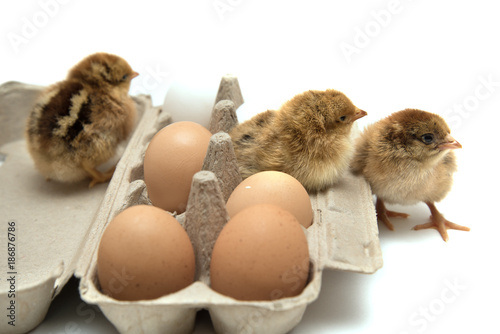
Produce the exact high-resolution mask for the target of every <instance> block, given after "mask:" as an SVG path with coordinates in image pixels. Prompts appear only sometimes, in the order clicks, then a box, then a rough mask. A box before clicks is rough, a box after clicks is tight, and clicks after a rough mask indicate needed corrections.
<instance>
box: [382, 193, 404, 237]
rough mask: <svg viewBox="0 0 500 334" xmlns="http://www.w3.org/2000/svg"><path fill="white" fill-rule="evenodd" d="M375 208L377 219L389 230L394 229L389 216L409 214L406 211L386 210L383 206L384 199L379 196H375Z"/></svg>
mask: <svg viewBox="0 0 500 334" xmlns="http://www.w3.org/2000/svg"><path fill="white" fill-rule="evenodd" d="M375 209H376V211H377V219H378V220H380V221H381V222H382V223H384V224H385V226H387V228H388V229H389V230H391V231H394V226H393V225H392V223H391V222H390V220H389V217H392V218H408V216H410V215H409V214H407V213H403V212H395V211H390V210H387V209H386V208H385V205H384V201H383V200H381V199H379V198H377V204H376V205H375Z"/></svg>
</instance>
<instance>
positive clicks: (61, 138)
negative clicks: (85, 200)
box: [26, 53, 138, 187]
mask: <svg viewBox="0 0 500 334" xmlns="http://www.w3.org/2000/svg"><path fill="white" fill-rule="evenodd" d="M137 75H138V73H136V72H134V71H133V70H132V68H131V67H130V65H129V64H128V63H127V62H126V61H125V60H124V59H122V58H120V57H118V56H115V55H111V54H107V53H96V54H93V55H90V56H88V57H87V58H85V59H83V60H82V61H81V62H79V63H78V64H77V65H75V66H74V67H73V68H72V69H71V70H70V71H69V73H68V76H67V78H66V80H64V81H61V82H58V83H55V84H53V85H51V86H49V87H48V88H47V89H45V90H44V91H43V92H42V93H41V94H40V96H39V97H38V98H37V100H36V102H35V106H34V107H33V109H32V111H31V113H30V115H29V118H28V120H27V124H26V138H27V145H28V150H29V152H30V154H31V156H32V158H33V160H34V163H35V167H36V169H37V170H38V171H39V172H40V173H41V174H42V175H44V176H45V177H46V178H47V180H51V179H52V180H56V181H60V182H77V181H80V180H83V179H85V178H87V177H90V178H91V182H90V184H89V187H93V186H94V185H95V184H97V183H101V182H106V181H108V180H109V179H111V177H112V175H113V172H114V167H113V168H112V169H110V170H109V171H107V172H104V173H102V172H100V171H99V170H97V167H98V166H99V165H101V164H103V163H104V162H106V161H107V160H109V159H110V158H112V157H113V156H114V154H115V152H116V148H117V146H118V144H119V143H120V141H122V140H124V139H125V138H126V137H127V136H128V134H129V133H130V132H131V130H132V128H133V126H134V123H135V116H136V110H135V105H134V102H133V100H132V99H131V98H130V97H129V96H128V91H129V88H130V81H131V80H132V79H133V78H134V77H136V76H137Z"/></svg>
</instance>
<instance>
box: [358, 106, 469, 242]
mask: <svg viewBox="0 0 500 334" xmlns="http://www.w3.org/2000/svg"><path fill="white" fill-rule="evenodd" d="M461 147H462V146H461V145H460V144H459V143H458V142H457V141H456V140H455V139H454V138H453V137H452V136H451V135H450V129H449V127H448V125H447V124H446V122H445V121H444V120H443V118H441V117H440V116H438V115H436V114H432V113H429V112H426V111H422V110H418V109H405V110H402V111H399V112H396V113H393V114H392V115H390V116H388V117H386V118H385V119H382V120H380V121H379V122H377V123H375V124H371V125H370V126H368V127H367V128H366V129H365V130H364V131H363V133H362V134H361V136H360V137H359V139H358V141H357V143H356V153H355V156H354V159H353V161H352V169H353V172H354V174H360V175H363V176H364V177H365V179H366V180H367V181H368V183H369V184H370V186H371V189H372V192H373V193H374V194H375V195H376V196H377V204H376V209H377V217H378V219H379V220H380V221H382V222H383V223H384V224H385V225H386V226H387V227H388V228H389V229H390V230H393V229H394V227H393V225H392V224H391V222H390V221H389V217H402V218H406V217H408V215H407V214H405V213H399V212H393V211H389V210H387V209H386V208H385V204H384V203H385V202H387V203H396V204H404V205H410V204H416V203H418V202H424V203H425V204H427V206H428V207H429V209H430V211H431V217H430V221H429V222H428V223H426V224H421V225H417V226H415V227H414V228H413V229H415V230H420V229H426V228H435V229H437V230H438V231H439V233H440V234H441V236H442V238H443V240H445V241H447V240H448V233H447V232H446V230H447V229H456V230H462V231H469V228H468V227H465V226H461V225H457V224H454V223H451V222H449V221H448V220H446V219H445V218H444V217H443V215H442V214H441V213H440V212H439V211H438V210H437V209H436V206H435V204H434V203H435V202H439V201H441V200H442V199H443V198H444V197H445V196H446V195H447V194H448V192H449V191H450V189H451V186H452V183H453V179H452V177H453V173H454V172H455V171H456V170H457V165H456V158H455V153H454V151H453V150H454V149H457V148H461Z"/></svg>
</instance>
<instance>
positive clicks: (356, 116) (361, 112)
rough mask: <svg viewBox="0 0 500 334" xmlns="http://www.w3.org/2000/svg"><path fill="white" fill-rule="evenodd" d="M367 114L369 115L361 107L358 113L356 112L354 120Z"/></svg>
mask: <svg viewBox="0 0 500 334" xmlns="http://www.w3.org/2000/svg"><path fill="white" fill-rule="evenodd" d="M366 115H368V114H367V113H366V111H364V110H361V109H359V111H358V112H357V113H356V114H354V117H353V118H352V121H353V122H354V121H355V120H358V119H360V118H361V117H365V116H366Z"/></svg>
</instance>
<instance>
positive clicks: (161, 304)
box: [75, 76, 382, 333]
mask: <svg viewBox="0 0 500 334" xmlns="http://www.w3.org/2000/svg"><path fill="white" fill-rule="evenodd" d="M242 103H243V99H242V95H241V92H240V89H239V85H238V81H237V78H236V77H234V76H225V77H223V78H222V81H221V84H220V88H219V92H218V94H217V97H216V99H215V103H214V104H215V106H214V108H213V111H212V117H211V121H210V126H209V130H210V131H211V132H212V133H213V136H212V138H211V140H210V144H209V148H208V151H207V154H206V157H205V162H204V164H203V168H202V169H203V170H202V171H201V172H199V173H197V174H195V176H194V177H193V183H192V188H191V193H190V196H189V201H188V205H187V210H186V212H185V213H182V214H180V215H175V214H174V216H175V218H176V219H177V220H178V221H179V223H180V224H181V225H182V226H183V227H184V228H185V229H186V231H187V233H188V235H189V236H190V239H191V241H192V243H193V247H194V249H195V256H196V277H195V282H194V283H193V284H191V285H190V286H188V287H187V288H185V289H183V290H181V291H178V292H176V293H172V294H169V295H166V296H163V297H160V298H157V299H154V300H141V301H118V300H115V299H113V298H111V297H109V296H106V295H104V294H102V293H101V291H100V287H99V283H98V279H97V248H98V245H99V240H100V236H101V235H102V233H103V231H104V229H105V227H106V225H107V224H108V223H109V222H110V221H111V219H112V218H113V217H115V216H116V215H117V214H118V213H120V212H121V211H123V210H124V209H126V208H127V207H130V206H133V205H138V204H151V203H150V201H149V199H148V196H147V189H146V185H145V183H144V180H143V178H144V171H143V158H144V154H145V151H146V148H147V145H148V143H149V141H150V140H151V138H152V137H153V136H154V134H156V133H157V132H158V131H159V130H160V129H162V128H163V127H164V126H166V125H168V124H170V122H171V119H170V116H169V114H168V110H162V108H160V107H155V108H151V109H150V110H146V112H145V114H144V116H143V118H142V120H141V123H140V124H139V126H138V128H137V130H136V132H135V133H134V135H133V137H132V138H131V140H130V143H129V145H128V147H127V149H126V151H125V152H124V155H123V157H122V159H121V161H120V163H119V164H118V166H117V169H116V171H115V175H114V177H113V179H112V180H111V183H110V185H109V187H108V190H107V192H106V194H105V197H104V200H103V203H102V206H101V208H100V210H99V212H98V214H97V216H96V221H95V223H94V227H93V229H92V234H91V235H89V236H88V237H87V238H86V241H87V242H86V245H85V248H84V249H85V250H84V252H83V253H82V256H81V257H80V262H79V264H78V268H77V270H76V273H75V275H76V276H77V277H81V281H80V293H81V296H82V298H83V299H84V300H85V301H86V302H88V303H91V304H97V305H99V307H100V308H101V310H102V311H103V313H104V314H105V315H106V317H107V318H108V319H109V320H110V321H111V322H112V323H113V324H114V325H115V327H116V328H117V329H118V330H119V331H120V332H122V333H144V332H147V333H190V332H191V331H192V330H193V327H194V322H195V315H196V312H197V311H198V310H200V309H207V310H208V311H209V313H210V316H211V320H212V323H213V325H214V328H215V330H216V332H217V333H247V332H252V333H286V332H288V331H289V330H291V329H292V328H293V327H294V326H295V325H297V324H298V323H299V322H300V320H301V318H302V315H303V313H304V311H305V309H306V307H307V305H308V304H309V303H311V302H312V301H314V300H315V299H316V298H317V296H318V294H319V292H320V288H321V276H322V275H321V274H322V271H323V270H324V269H337V270H348V271H353V272H359V273H373V272H375V271H376V270H377V269H379V268H380V267H381V266H382V255H381V249H380V244H379V239H378V228H377V222H376V218H375V209H374V206H373V201H372V195H371V191H370V188H369V186H368V184H367V183H366V182H365V181H364V180H363V179H362V178H359V177H355V176H354V175H352V174H350V173H347V174H346V176H345V178H344V179H343V180H342V181H341V182H340V183H339V184H337V185H335V186H334V187H332V188H330V189H328V190H327V191H324V192H321V193H318V194H314V195H311V196H310V198H311V203H312V206H313V210H314V218H313V224H312V225H311V226H310V227H309V228H308V229H307V230H306V229H304V232H305V233H306V236H307V240H308V244H309V251H310V261H311V263H310V269H309V280H308V284H307V286H306V288H305V289H304V291H303V292H302V293H300V294H299V295H297V296H295V297H291V298H283V299H278V300H273V301H238V300H235V299H233V298H230V297H227V296H223V295H221V294H219V293H217V292H215V291H213V290H211V289H210V276H209V267H210V257H211V251H212V248H213V245H214V243H215V240H216V239H217V236H218V234H219V232H220V230H221V229H222V228H223V226H224V224H225V223H226V222H227V220H228V219H229V217H228V215H227V212H226V210H225V201H226V200H227V198H228V197H229V194H230V193H231V192H232V190H233V189H234V188H235V187H236V186H237V185H238V183H239V182H240V181H241V177H240V175H239V172H238V167H237V164H236V158H235V156H234V151H233V149H232V142H231V139H230V137H229V135H228V134H227V133H226V132H228V131H229V130H230V129H231V128H232V127H233V126H234V125H235V124H237V117H236V112H235V110H236V109H237V107H238V106H239V105H241V104H242ZM172 159H175V157H172ZM116 274H117V276H116V284H117V285H116V288H120V284H121V285H127V284H128V281H127V275H126V273H116ZM255 319H258V321H257V320H255Z"/></svg>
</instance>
